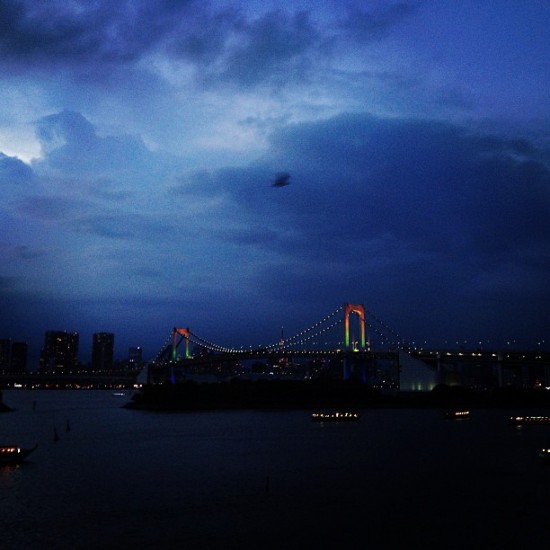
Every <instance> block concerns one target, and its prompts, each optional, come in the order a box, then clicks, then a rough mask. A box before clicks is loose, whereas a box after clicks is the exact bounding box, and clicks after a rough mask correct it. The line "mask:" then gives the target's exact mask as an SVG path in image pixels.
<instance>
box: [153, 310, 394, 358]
mask: <svg viewBox="0 0 550 550" xmlns="http://www.w3.org/2000/svg"><path fill="white" fill-rule="evenodd" d="M354 322H355V323H354ZM354 325H355V326H354ZM404 345H405V342H404V341H402V339H401V338H400V336H399V334H398V333H397V332H396V331H395V330H393V329H391V328H390V327H389V326H388V325H387V324H385V323H384V322H383V321H382V320H380V319H379V318H378V317H377V316H376V315H374V314H373V313H372V312H370V311H368V310H366V309H365V308H364V306H363V305H361V304H350V303H346V304H344V305H342V306H340V307H338V308H337V309H335V310H334V311H332V312H331V313H329V314H328V315H325V316H324V317H323V318H322V319H320V320H319V321H316V322H315V323H313V324H312V325H311V326H309V327H308V328H306V329H303V330H300V331H299V332H297V333H296V334H294V335H292V336H290V337H286V338H285V337H284V335H283V333H282V331H281V337H280V339H279V340H277V341H275V342H271V343H268V344H266V345H259V346H250V347H248V348H244V347H242V346H241V347H231V346H227V345H222V344H217V343H215V342H212V341H210V340H208V339H206V338H204V337H202V336H199V335H198V334H196V333H195V332H193V331H192V330H191V329H190V328H178V327H174V328H173V330H172V332H171V333H170V335H169V336H168V338H167V340H166V342H165V344H164V345H163V347H162V349H161V350H160V351H159V353H158V354H157V356H156V358H155V363H165V362H176V361H182V360H193V359H196V358H197V356H196V354H195V351H194V350H200V351H199V354H201V353H202V354H204V352H206V353H210V354H217V355H222V356H224V357H234V358H236V359H238V358H243V357H270V356H273V355H286V356H307V355H310V356H315V355H320V354H324V355H330V354H336V353H340V354H341V353H347V352H350V353H351V352H352V353H376V352H375V351H374V346H376V350H377V351H382V350H384V351H389V350H393V351H397V350H398V349H399V348H401V347H403V346H404Z"/></svg>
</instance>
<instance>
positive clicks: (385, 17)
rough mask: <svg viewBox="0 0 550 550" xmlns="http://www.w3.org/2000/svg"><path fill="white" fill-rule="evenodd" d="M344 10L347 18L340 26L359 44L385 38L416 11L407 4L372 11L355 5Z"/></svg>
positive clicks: (387, 6) (412, 6)
mask: <svg viewBox="0 0 550 550" xmlns="http://www.w3.org/2000/svg"><path fill="white" fill-rule="evenodd" d="M343 8H344V9H345V11H346V17H345V19H344V21H342V23H341V24H340V25H339V26H340V28H341V29H342V30H343V31H344V32H345V33H346V35H347V36H350V35H351V36H352V37H353V38H354V39H356V40H357V41H359V42H371V41H372V40H375V39H379V38H382V37H384V36H385V35H386V34H387V33H388V31H389V30H390V29H391V28H392V27H394V26H395V25H396V24H397V23H399V22H400V21H402V20H403V19H404V18H406V17H408V16H410V15H412V14H413V13H414V12H415V11H416V7H415V6H414V5H411V4H405V3H397V4H393V5H391V4H389V5H386V6H383V7H382V8H378V9H375V10H371V11H367V10H365V9H362V8H361V7H359V6H354V5H351V6H343Z"/></svg>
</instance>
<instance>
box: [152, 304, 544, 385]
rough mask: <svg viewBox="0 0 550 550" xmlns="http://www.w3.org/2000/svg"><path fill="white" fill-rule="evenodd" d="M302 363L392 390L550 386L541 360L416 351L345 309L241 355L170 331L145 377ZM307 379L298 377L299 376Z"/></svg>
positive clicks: (355, 308) (370, 316)
mask: <svg viewBox="0 0 550 550" xmlns="http://www.w3.org/2000/svg"><path fill="white" fill-rule="evenodd" d="M304 359H309V360H310V362H311V361H315V360H318V361H319V362H320V363H319V364H323V365H325V366H326V365H327V364H330V365H331V366H332V368H333V370H339V372H340V373H341V376H342V377H343V378H344V379H348V378H351V377H359V378H360V379H362V380H363V381H364V382H369V383H370V384H372V385H374V386H380V387H388V388H392V389H395V388H400V389H411V390H429V389H432V388H433V387H434V386H435V385H437V384H438V383H449V384H456V383H465V384H468V385H472V386H479V387H500V386H502V385H507V384H510V383H513V384H515V385H522V386H535V385H537V384H539V385H542V386H549V387H550V356H549V354H540V353H538V354H537V353H534V352H533V353H527V354H514V355H510V354H502V353H498V352H494V351H479V350H476V351H474V352H470V353H466V352H464V351H463V350H459V351H436V350H420V351H419V350H416V349H413V346H411V345H410V344H408V342H407V341H406V340H405V339H404V338H402V337H401V336H400V335H399V333H398V332H397V331H396V330H394V329H392V328H390V327H389V326H388V325H387V324H386V323H385V322H383V321H382V320H381V319H380V318H378V317H377V316H376V315H375V314H374V313H373V312H372V311H369V310H367V309H366V308H365V307H364V306H363V305H362V304H352V303H345V304H343V305H342V306H339V307H338V308H336V309H335V310H334V311H332V312H330V313H329V314H328V315H325V316H324V317H323V318H322V319H320V320H319V321H316V322H315V323H313V324H311V325H310V326H309V327H308V328H306V329H303V330H300V331H299V332H297V333H296V334H294V335H292V336H290V337H285V336H284V335H283V332H282V331H281V336H280V338H279V340H277V341H275V342H271V343H268V344H266V345H259V346H254V347H253V346H250V347H248V348H245V347H231V346H227V345H222V344H218V343H214V342H212V341H210V340H208V339H206V338H204V337H202V336H199V335H198V334H196V333H195V332H194V331H192V330H191V329H190V328H189V327H185V328H182V327H174V328H173V330H172V331H171V333H170V334H169V336H168V337H167V340H166V342H165V344H164V346H163V347H162V348H161V350H160V351H159V353H158V354H157V356H156V358H155V359H154V361H153V362H152V363H151V368H150V372H151V373H153V374H154V373H156V374H157V376H156V379H157V380H162V379H163V378H164V379H166V378H167V377H170V378H171V379H172V381H175V380H176V379H177V378H178V376H179V378H182V377H183V378H185V376H186V375H188V374H201V373H202V374H204V373H207V372H211V373H212V372H215V373H218V374H219V373H223V371H224V369H225V374H233V375H235V374H242V371H239V370H238V369H236V367H235V365H236V364H240V363H243V362H260V361H265V362H266V363H267V364H268V365H269V367H270V369H271V370H270V371H269V374H272V375H283V374H289V373H291V372H293V370H294V371H295V370H296V365H297V364H298V363H299V362H300V361H302V360H304ZM321 362H322V363H321ZM310 374H311V372H304V371H302V372H299V373H298V375H299V376H301V377H303V376H307V375H310ZM317 374H319V372H317Z"/></svg>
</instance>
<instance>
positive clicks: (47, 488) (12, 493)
mask: <svg viewBox="0 0 550 550" xmlns="http://www.w3.org/2000/svg"><path fill="white" fill-rule="evenodd" d="M3 393H4V402H5V403H7V404H8V405H10V406H11V407H14V408H16V409H17V410H16V411H15V412H12V413H5V414H0V443H2V444H7V443H17V444H20V445H22V446H31V445H34V443H38V449H37V450H36V451H35V452H34V454H32V455H31V456H30V457H29V459H28V462H27V463H26V464H24V465H23V466H20V467H0V523H1V531H0V533H1V535H0V537H1V541H0V544H1V547H2V548H4V549H14V548H22V549H23V548H25V549H27V548H38V549H45V548H55V549H64V548H101V547H103V546H109V547H113V548H187V549H194V548H213V549H216V548H220V549H226V548H235V549H243V548H255V549H262V548H281V549H283V548H284V549H288V548H335V549H336V548H338V549H340V548H388V549H389V548H441V549H448V548H457V549H458V548H460V549H462V548H467V547H469V548H524V549H527V548H541V547H545V548H546V547H548V543H549V541H550V469H549V467H545V466H544V465H543V464H541V463H539V461H538V458H537V452H538V449H539V448H540V447H543V446H550V427H545V426H538V427H537V426H530V427H527V428H520V429H518V428H512V427H510V426H508V424H507V419H508V416H509V415H510V414H512V413H517V412H521V411H516V410H514V411H503V410H480V411H473V414H472V417H471V418H470V419H468V420H460V421H450V420H446V419H445V418H444V417H443V413H442V411H440V410H410V409H407V410H376V409H374V410H364V411H361V413H362V418H361V421H360V422H359V423H357V424H355V423H352V424H332V425H322V424H316V423H313V422H312V421H311V420H310V414H309V413H310V412H312V411H277V412H265V411H263V412H259V411H258V412H256V411H231V412H200V413H150V412H143V411H134V410H126V409H122V408H120V406H121V405H122V404H123V403H124V402H125V398H124V397H117V396H114V395H112V393H111V392H106V391H104V392H101V391H80V392H79V391H45V390H43V391H25V390H13V391H4V392H3ZM33 401H35V402H36V410H33V406H32V403H33ZM538 412H540V413H546V414H550V411H538ZM533 413H534V411H530V412H529V414H533ZM67 420H68V421H69V427H70V430H69V431H67V430H66V428H67ZM54 428H56V429H57V431H58V434H59V436H60V440H59V441H57V442H54V438H53V433H54Z"/></svg>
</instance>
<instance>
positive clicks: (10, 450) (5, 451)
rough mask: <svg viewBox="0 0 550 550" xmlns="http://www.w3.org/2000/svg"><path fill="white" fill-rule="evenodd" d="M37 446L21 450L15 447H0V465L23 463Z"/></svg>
mask: <svg viewBox="0 0 550 550" xmlns="http://www.w3.org/2000/svg"><path fill="white" fill-rule="evenodd" d="M36 447H38V445H35V446H34V447H32V448H31V449H22V448H21V447H18V446H17V445H2V446H0V465H1V466H3V465H5V464H19V463H21V462H23V461H24V460H25V459H26V458H27V457H28V456H29V455H30V454H31V453H32V452H33V451H34V450H35V449H36Z"/></svg>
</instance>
